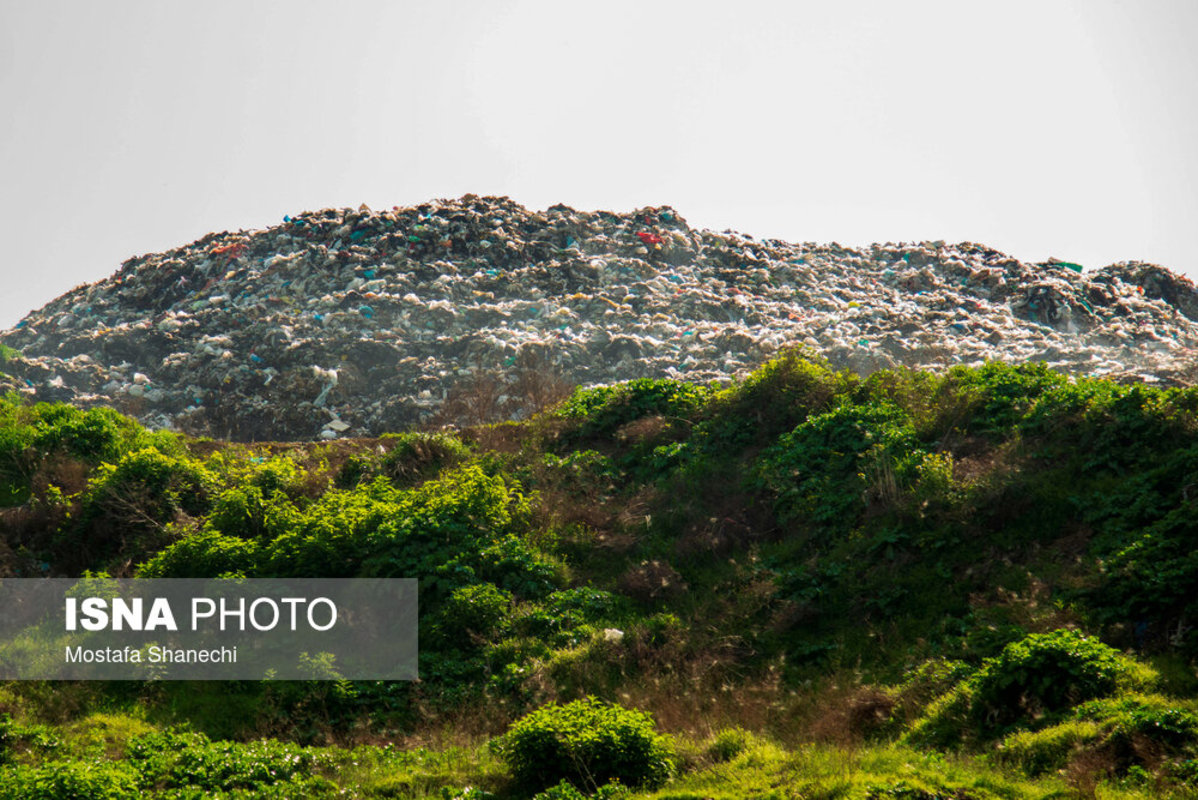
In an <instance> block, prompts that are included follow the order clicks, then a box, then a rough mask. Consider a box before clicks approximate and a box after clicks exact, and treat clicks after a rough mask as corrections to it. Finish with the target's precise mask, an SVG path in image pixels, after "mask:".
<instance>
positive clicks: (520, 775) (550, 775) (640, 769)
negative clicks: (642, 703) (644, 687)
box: [497, 698, 674, 789]
mask: <svg viewBox="0 0 1198 800" xmlns="http://www.w3.org/2000/svg"><path fill="white" fill-rule="evenodd" d="M497 748H498V750H499V753H500V755H501V756H502V757H503V759H504V761H505V762H506V763H507V764H508V766H509V767H510V768H511V770H512V774H513V775H514V776H515V778H516V780H517V781H518V782H519V783H520V784H521V785H523V786H525V787H528V788H531V789H543V788H545V787H548V786H553V785H554V784H557V783H559V782H561V781H563V780H564V781H569V782H570V783H572V784H574V785H575V786H576V787H579V788H586V789H594V788H596V787H598V786H601V785H603V784H605V783H608V782H610V781H613V780H615V781H620V782H621V783H624V784H627V785H630V786H646V787H653V786H658V785H660V784H662V783H664V782H665V781H666V780H667V779H668V778H669V777H670V775H671V773H672V772H673V769H674V763H673V752H672V747H671V745H670V742H669V740H668V739H667V738H666V737H664V736H661V735H659V734H657V733H656V732H655V730H654V725H653V717H652V716H651V715H650V714H648V713H645V712H642V711H636V710H632V709H626V708H621V707H620V706H616V705H611V704H608V703H603V702H600V701H598V700H595V699H592V698H587V699H583V700H576V701H574V702H573V703H569V704H567V705H564V706H563V705H557V704H551V705H547V706H543V707H541V708H539V709H537V710H536V711H533V712H532V713H531V714H528V715H527V716H525V717H523V718H521V719H520V720H518V721H517V722H515V723H514V724H513V725H512V727H511V728H510V729H509V730H508V732H507V733H506V734H505V735H504V736H503V737H502V738H501V739H500V740H498V742H497Z"/></svg>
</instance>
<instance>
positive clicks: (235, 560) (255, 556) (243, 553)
mask: <svg viewBox="0 0 1198 800" xmlns="http://www.w3.org/2000/svg"><path fill="white" fill-rule="evenodd" d="M259 553H260V547H259V545H258V543H257V542H254V541H248V540H246V539H239V538H238V537H236V536H225V535H224V534H222V533H221V532H220V531H216V530H213V529H212V528H204V529H203V530H199V531H196V532H194V533H191V534H188V535H187V536H184V537H183V538H182V539H180V540H179V541H177V542H175V543H174V544H172V545H170V546H169V547H167V548H166V549H164V550H162V551H160V552H159V553H158V554H157V555H155V556H154V557H153V558H151V559H150V560H149V561H147V562H146V563H145V564H143V565H142V566H141V568H140V569H139V570H138V577H140V578H217V577H220V576H231V575H244V576H249V577H252V576H254V575H255V574H256V573H257V572H258V560H259Z"/></svg>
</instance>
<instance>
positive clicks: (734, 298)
mask: <svg viewBox="0 0 1198 800" xmlns="http://www.w3.org/2000/svg"><path fill="white" fill-rule="evenodd" d="M1196 320H1198V291H1196V290H1195V288H1194V285H1193V284H1192V283H1191V282H1190V281H1189V280H1188V279H1186V278H1184V277H1181V276H1179V275H1176V274H1174V273H1172V272H1170V271H1169V270H1167V269H1164V268H1162V267H1159V266H1155V265H1151V264H1145V263H1140V262H1123V263H1120V264H1114V265H1111V266H1108V267H1104V268H1102V269H1098V270H1092V271H1084V272H1083V271H1082V268H1081V267H1079V266H1078V265H1076V264H1069V263H1065V262H1060V261H1057V260H1055V259H1053V260H1050V261H1049V262H1046V263H1039V264H1027V263H1023V262H1020V261H1018V260H1017V259H1015V258H1012V257H1010V256H1008V255H1005V254H1003V253H1000V252H997V251H995V250H992V249H990V248H988V247H985V246H982V245H978V244H973V243H968V242H966V243H961V244H955V245H954V244H945V243H943V242H923V243H918V244H906V243H900V244H893V243H890V244H875V245H872V246H869V247H865V248H859V249H858V248H851V247H844V246H841V245H838V244H835V243H833V244H825V245H817V244H814V243H804V244H795V243H788V242H782V241H777V240H772V239H766V240H759V239H755V238H753V237H752V236H748V235H744V234H739V233H734V232H731V231H726V232H723V233H716V232H713V231H709V230H697V229H692V228H691V227H690V226H688V225H687V224H686V221H685V220H684V219H683V218H682V217H681V216H679V215H678V214H677V212H675V211H674V210H673V209H672V208H670V207H649V208H643V209H640V210H638V211H635V212H633V213H629V214H615V213H609V212H605V211H596V212H584V211H576V210H574V209H572V208H569V207H566V206H562V205H558V206H554V207H552V208H549V209H547V210H545V211H542V212H537V211H530V210H528V209H526V208H524V207H523V206H521V205H519V204H517V203H515V202H513V201H511V200H509V199H507V198H497V197H476V196H474V195H466V196H465V197H463V198H461V199H460V200H440V201H435V202H430V203H426V204H423V205H419V206H414V207H409V208H394V209H392V210H390V211H382V212H379V211H372V210H370V209H368V208H366V207H365V206H363V207H361V208H358V209H357V210H354V209H325V210H322V211H316V212H306V213H303V214H299V215H297V216H295V217H285V218H284V221H283V224H281V225H278V226H275V227H271V228H268V229H266V230H259V231H239V232H236V233H229V232H224V233H215V234H210V235H208V236H205V237H204V238H202V239H200V240H199V241H197V242H194V243H192V244H189V245H186V246H183V247H179V248H176V249H174V250H171V251H168V252H165V253H155V254H150V255H145V256H141V257H137V258H132V259H130V260H128V261H126V262H125V263H124V264H123V265H122V266H121V268H120V270H119V271H118V272H117V273H116V274H114V275H113V276H111V277H110V278H107V279H105V280H102V281H98V282H96V283H93V284H88V285H84V286H80V287H78V288H76V289H74V290H72V291H70V292H68V293H66V294H65V295H63V296H62V297H59V298H58V299H56V300H54V301H53V302H51V303H49V304H47V305H46V306H45V307H43V308H42V309H40V310H38V311H35V312H33V313H31V314H29V315H28V316H27V317H25V318H24V319H23V320H22V321H21V322H20V323H18V324H17V326H16V327H15V328H13V329H11V330H9V331H6V332H4V333H3V334H0V343H3V344H4V345H7V346H8V347H10V348H14V349H16V350H17V351H19V355H15V356H14V355H11V354H10V355H9V356H8V357H7V359H6V363H3V364H0V371H2V372H4V373H7V378H6V379H5V380H7V381H8V383H9V384H10V386H11V387H12V388H15V389H17V390H18V391H22V392H24V393H26V394H29V395H31V396H34V397H36V398H37V399H41V400H61V401H67V402H71V403H75V404H78V405H83V406H90V405H110V406H113V407H115V408H117V409H119V410H121V411H124V412H125V413H128V414H131V415H133V416H135V417H137V418H138V419H140V420H141V421H142V422H144V423H146V424H148V425H150V426H152V427H173V428H178V429H182V430H187V431H189V432H192V433H198V434H208V435H214V436H219V437H222V438H230V439H238V440H268V439H275V440H285V439H311V438H317V437H319V438H325V439H332V438H337V437H340V436H359V435H377V434H379V433H381V432H384V431H389V430H398V429H402V428H405V427H408V426H410V425H413V424H419V423H422V422H428V421H429V420H441V421H452V417H453V415H454V414H458V415H459V416H461V415H463V414H465V413H466V412H467V411H469V412H470V413H472V414H475V415H476V416H478V418H480V419H481V418H485V417H487V416H491V417H519V416H521V415H523V414H526V413H528V408H527V407H525V405H522V404H521V403H522V401H524V400H526V399H527V396H528V395H537V394H538V393H541V394H551V393H552V391H553V389H554V387H556V386H565V385H573V384H598V383H607V382H612V381H620V380H626V379H630V378H637V377H669V378H679V379H685V380H690V381H696V382H707V381H711V380H721V379H729V378H732V377H735V376H737V375H739V374H743V373H744V372H746V371H747V370H749V369H751V368H752V367H754V366H756V365H758V364H760V363H761V362H762V361H763V360H765V359H766V358H768V357H769V356H770V355H771V354H772V353H774V352H776V351H778V350H779V349H780V348H784V347H788V346H796V345H805V346H808V347H810V348H813V349H815V350H816V351H818V352H819V353H820V354H821V355H823V356H824V357H826V358H827V359H828V360H829V361H830V362H831V363H832V364H834V365H836V366H838V367H848V368H851V369H854V370H856V371H859V372H862V373H868V372H871V371H873V370H875V369H879V368H884V367H893V366H897V365H907V366H911V367H944V366H948V365H952V364H961V363H964V364H977V363H980V362H983V361H986V360H1002V361H1012V362H1023V361H1044V362H1047V363H1048V364H1049V365H1050V366H1052V367H1054V368H1057V369H1060V370H1064V371H1067V372H1071V373H1076V374H1087V375H1102V376H1107V377H1114V378H1118V379H1121V380H1139V381H1147V382H1159V383H1165V384H1188V383H1191V382H1192V379H1193V377H1194V374H1195V371H1194V363H1193V358H1192V356H1193V353H1194V350H1193V349H1194V348H1195V347H1198V322H1196ZM451 409H452V413H451Z"/></svg>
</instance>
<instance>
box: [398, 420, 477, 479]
mask: <svg viewBox="0 0 1198 800" xmlns="http://www.w3.org/2000/svg"><path fill="white" fill-rule="evenodd" d="M383 441H385V442H390V443H391V449H390V450H388V451H387V453H386V455H384V456H383V457H382V459H380V462H379V469H380V470H381V471H382V474H384V475H386V476H387V477H388V478H390V479H391V480H393V481H395V483H396V484H398V485H400V486H412V485H414V484H417V483H420V482H421V481H424V480H428V479H429V478H434V477H436V476H437V475H439V474H440V473H441V472H442V471H443V470H445V469H448V468H450V467H454V466H457V465H458V464H460V463H462V462H463V461H466V460H467V459H468V458H470V448H468V447H467V446H466V445H465V444H463V443H462V442H461V440H459V439H458V438H457V437H455V436H451V435H450V434H447V433H401V434H388V435H386V436H384V437H383Z"/></svg>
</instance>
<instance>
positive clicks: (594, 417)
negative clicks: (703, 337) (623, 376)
mask: <svg viewBox="0 0 1198 800" xmlns="http://www.w3.org/2000/svg"><path fill="white" fill-rule="evenodd" d="M710 396H711V390H710V389H708V388H707V387H705V386H696V385H694V384H691V383H684V382H683V381H675V380H668V379H665V378H659V379H653V378H637V379H635V380H631V381H627V382H625V383H617V384H615V385H612V386H598V387H595V388H592V389H576V390H575V391H574V394H573V395H571V396H570V397H569V398H568V399H567V400H566V401H565V402H564V403H562V404H561V405H560V406H558V407H557V409H556V412H555V413H556V414H557V416H559V417H565V418H567V419H577V420H581V421H582V425H581V427H580V429H579V435H580V436H582V437H584V438H592V437H608V436H611V435H612V434H614V433H615V432H616V430H617V429H619V428H620V427H622V426H624V425H627V424H628V423H629V422H633V421H634V420H638V419H641V418H642V417H648V416H663V417H672V418H683V419H690V418H691V417H693V416H694V415H695V414H696V413H697V412H698V411H699V409H701V408H702V407H703V405H704V404H705V403H706V402H707V400H708V399H709V398H710Z"/></svg>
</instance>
